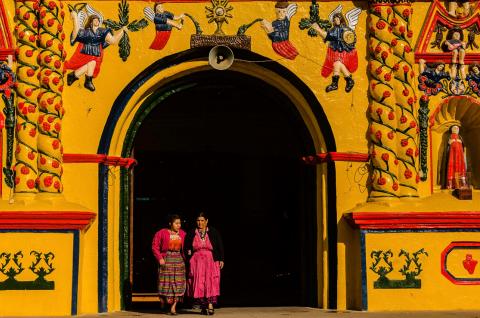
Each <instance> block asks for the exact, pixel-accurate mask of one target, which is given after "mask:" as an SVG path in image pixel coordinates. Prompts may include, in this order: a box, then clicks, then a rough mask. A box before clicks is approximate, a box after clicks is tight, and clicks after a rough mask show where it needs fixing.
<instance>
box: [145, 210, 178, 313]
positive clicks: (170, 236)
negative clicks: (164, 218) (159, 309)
mask: <svg viewBox="0 0 480 318" xmlns="http://www.w3.org/2000/svg"><path fill="white" fill-rule="evenodd" d="M181 226H182V222H181V220H180V216H178V215H172V216H171V217H170V222H169V228H165V229H161V230H160V231H158V232H157V233H156V234H155V237H154V238H153V242H152V251H153V254H154V255H155V258H156V259H157V261H158V264H159V270H158V294H159V296H160V301H161V302H162V304H163V303H164V302H165V301H166V302H167V303H168V304H169V305H171V307H170V314H172V315H176V314H177V312H176V306H177V303H179V302H182V301H183V296H184V294H185V289H186V281H185V262H184V255H183V243H184V239H185V232H184V231H182V230H181V229H180V228H181Z"/></svg>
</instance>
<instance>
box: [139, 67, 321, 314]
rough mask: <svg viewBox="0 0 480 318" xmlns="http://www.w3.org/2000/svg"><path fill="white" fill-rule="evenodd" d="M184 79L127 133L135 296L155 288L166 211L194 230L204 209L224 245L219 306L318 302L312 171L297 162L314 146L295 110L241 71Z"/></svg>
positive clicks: (315, 221)
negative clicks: (131, 135)
mask: <svg viewBox="0 0 480 318" xmlns="http://www.w3.org/2000/svg"><path fill="white" fill-rule="evenodd" d="M182 81H185V79H183V80H182ZM183 85H186V86H184V87H185V88H184V89H183V90H182V91H181V92H178V93H175V94H171V95H170V96H169V97H167V98H162V99H161V101H160V102H159V101H158V99H155V98H152V99H151V102H152V103H153V104H152V105H151V106H150V107H151V109H152V110H151V112H150V114H149V115H148V116H147V117H146V119H145V120H144V121H143V122H142V124H141V127H140V128H139V130H138V132H137V133H136V136H135V140H134V153H135V158H136V159H137V160H138V162H139V165H138V167H136V168H135V172H134V186H133V189H134V190H133V192H134V195H133V196H134V202H133V213H132V214H131V216H132V228H131V229H132V230H133V231H132V232H131V235H132V239H131V242H132V245H131V246H130V249H131V253H132V255H133V262H132V264H131V265H132V266H131V278H132V286H131V288H132V289H131V291H132V295H133V296H134V297H133V300H134V301H135V300H136V299H140V298H136V297H135V296H136V295H141V296H143V297H145V296H146V295H149V294H155V291H156V263H155V260H154V258H153V256H152V253H151V250H150V242H151V238H152V237H153V234H154V233H155V231H156V230H158V229H159V228H160V227H162V226H164V223H165V219H166V216H167V215H168V214H169V213H180V214H181V215H182V216H183V217H184V218H185V227H186V228H187V229H191V228H193V226H194V222H193V221H194V214H195V213H196V212H197V211H198V210H200V209H205V210H207V211H208V213H209V215H210V220H211V222H212V224H213V225H214V226H215V227H216V228H217V229H218V230H220V232H221V233H222V236H223V240H224V244H225V248H226V266H225V269H224V271H223V276H222V294H223V296H222V298H221V304H222V305H231V306H278V305H303V306H317V305H318V303H317V285H318V284H317V265H316V263H317V255H316V253H317V242H316V238H317V220H316V214H317V211H316V206H317V202H316V191H317V189H316V180H317V179H316V172H315V171H316V169H315V168H312V167H309V166H305V165H303V164H302V163H301V160H300V158H301V157H302V156H303V155H305V154H309V153H314V152H315V148H314V145H313V141H312V138H311V136H310V133H309V132H308V130H307V128H306V127H305V124H304V123H303V120H302V118H301V116H300V114H299V113H298V110H297V108H296V107H295V105H293V104H292V102H291V101H290V100H289V99H288V98H287V97H286V96H285V95H284V94H283V93H282V92H280V91H279V90H278V89H276V88H274V87H273V86H270V85H268V83H266V82H264V81H261V80H258V79H256V78H254V77H252V76H248V75H245V74H242V73H239V72H234V71H225V72H218V71H204V72H197V73H195V74H192V75H189V78H188V83H183ZM189 85H190V86H189ZM155 103H156V104H155Z"/></svg>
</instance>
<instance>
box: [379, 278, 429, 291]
mask: <svg viewBox="0 0 480 318" xmlns="http://www.w3.org/2000/svg"><path fill="white" fill-rule="evenodd" d="M373 288H375V289H401V288H422V280H421V279H414V280H406V279H404V280H389V279H384V280H381V281H379V280H377V281H376V282H374V283H373Z"/></svg>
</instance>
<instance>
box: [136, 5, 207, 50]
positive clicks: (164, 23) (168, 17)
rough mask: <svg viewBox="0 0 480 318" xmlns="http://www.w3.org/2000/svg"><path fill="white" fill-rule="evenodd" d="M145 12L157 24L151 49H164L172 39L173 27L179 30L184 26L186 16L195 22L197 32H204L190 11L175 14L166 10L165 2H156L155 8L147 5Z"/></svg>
mask: <svg viewBox="0 0 480 318" xmlns="http://www.w3.org/2000/svg"><path fill="white" fill-rule="evenodd" d="M143 13H144V14H145V17H146V18H147V19H148V20H150V22H152V23H153V24H154V25H155V32H156V33H155V39H154V40H153V42H152V44H151V45H150V49H152V50H161V49H163V48H164V47H165V45H167V42H168V40H169V39H170V34H171V33H172V28H177V29H178V30H181V29H182V28H183V19H184V18H185V17H187V18H189V19H190V20H191V21H192V22H193V24H194V26H195V29H196V34H202V29H201V28H200V24H199V23H198V22H197V21H196V20H195V18H194V17H193V16H191V15H190V14H188V13H182V14H179V15H174V14H173V13H171V12H169V11H165V9H164V7H163V4H162V3H160V2H157V3H155V4H154V5H153V9H152V8H151V7H146V8H145V9H143Z"/></svg>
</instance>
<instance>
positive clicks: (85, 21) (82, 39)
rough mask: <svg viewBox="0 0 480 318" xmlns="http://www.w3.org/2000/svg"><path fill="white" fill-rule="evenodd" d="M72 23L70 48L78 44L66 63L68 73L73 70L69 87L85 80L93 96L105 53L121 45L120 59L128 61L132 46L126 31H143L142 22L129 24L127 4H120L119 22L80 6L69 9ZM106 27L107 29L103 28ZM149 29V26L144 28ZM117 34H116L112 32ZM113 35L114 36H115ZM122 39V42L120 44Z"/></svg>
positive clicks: (85, 5)
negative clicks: (80, 80) (94, 82)
mask: <svg viewBox="0 0 480 318" xmlns="http://www.w3.org/2000/svg"><path fill="white" fill-rule="evenodd" d="M68 8H69V10H70V16H71V18H72V20H73V30H72V33H71V34H70V44H71V45H72V46H73V45H75V43H77V42H78V44H77V47H76V49H75V52H74V53H73V55H72V56H71V57H70V59H69V60H67V61H65V69H67V70H72V72H70V73H69V74H68V75H67V85H68V86H70V85H72V84H73V83H75V82H76V81H77V80H78V79H79V78H80V77H82V76H85V82H84V84H83V86H84V87H85V88H86V89H88V90H89V91H91V92H94V91H95V85H94V84H93V79H94V78H96V77H97V76H98V74H99V73H100V67H101V64H102V59H103V50H104V49H105V48H106V47H108V46H109V45H112V44H117V43H118V42H120V57H121V58H122V59H123V60H124V61H125V60H126V59H127V57H128V55H129V54H130V43H129V40H128V36H126V37H125V32H126V30H127V29H128V30H130V28H132V29H133V30H135V29H136V28H140V27H141V25H142V23H141V22H142V21H145V23H146V20H144V19H142V20H141V21H139V22H137V21H136V20H135V21H134V22H132V23H130V24H129V22H128V5H127V3H126V1H122V2H121V3H120V4H119V17H120V22H115V21H111V20H107V21H105V22H104V19H103V16H102V14H101V13H100V12H98V11H96V10H95V9H94V8H92V7H91V6H90V5H89V4H87V3H77V4H75V5H74V6H71V5H69V6H68ZM102 24H105V25H106V26H107V28H103V27H101V25H102ZM145 26H146V24H145ZM112 29H113V30H117V32H116V33H113V32H112ZM112 34H113V35H112ZM121 39H123V40H121Z"/></svg>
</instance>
